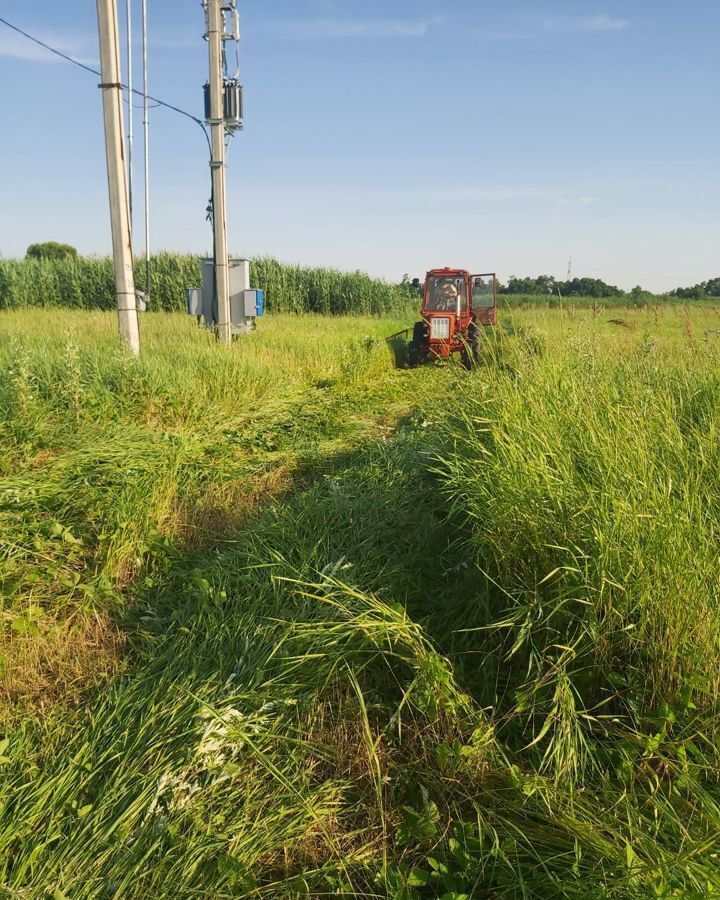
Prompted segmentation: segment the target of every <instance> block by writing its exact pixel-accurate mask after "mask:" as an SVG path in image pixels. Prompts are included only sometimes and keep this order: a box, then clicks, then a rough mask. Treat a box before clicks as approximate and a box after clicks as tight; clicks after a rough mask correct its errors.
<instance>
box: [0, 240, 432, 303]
mask: <svg viewBox="0 0 720 900" xmlns="http://www.w3.org/2000/svg"><path fill="white" fill-rule="evenodd" d="M150 273H151V294H152V297H151V301H150V307H149V308H150V309H151V310H156V311H159V310H163V311H165V312H173V311H176V312H181V311H184V310H185V289H186V288H189V287H198V286H199V285H200V284H201V283H202V278H201V272H200V257H199V256H192V255H181V254H172V253H158V254H156V255H155V256H153V257H152V259H151V264H150ZM135 277H136V282H137V285H138V287H140V286H142V287H143V289H144V287H145V284H146V264H145V260H139V261H137V262H136V266H135ZM251 278H252V283H253V286H254V287H257V288H261V289H263V290H265V292H266V294H267V305H268V309H270V310H272V311H273V312H294V313H303V312H318V313H327V314H330V313H332V314H340V315H342V314H351V315H367V314H370V315H379V314H388V313H393V312H399V311H404V310H405V309H407V308H408V305H409V304H416V302H417V301H416V297H415V296H414V295H413V294H412V293H411V292H410V290H409V288H407V287H406V286H400V285H391V284H386V283H385V282H383V281H380V280H379V279H374V278H370V277H368V276H367V275H365V274H363V273H362V272H353V273H345V272H339V271H337V270H335V269H323V268H315V269H312V268H307V267H303V266H296V265H288V264H285V263H280V262H278V261H277V260H274V259H265V258H262V259H256V260H253V262H252V266H251ZM114 290H115V289H114V279H113V271H112V262H111V260H110V259H107V258H95V257H79V258H75V259H61V260H35V259H23V260H17V259H9V260H0V310H2V309H20V308H23V307H26V306H41V307H60V308H65V309H67V308H70V309H106V310H109V309H113V307H114V304H115V294H114Z"/></svg>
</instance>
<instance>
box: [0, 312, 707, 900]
mask: <svg viewBox="0 0 720 900" xmlns="http://www.w3.org/2000/svg"><path fill="white" fill-rule="evenodd" d="M502 318H503V327H502V328H501V329H498V331H497V332H496V333H495V335H494V336H488V339H487V341H486V343H485V345H484V348H483V353H482V360H481V364H480V365H479V366H478V368H477V369H476V370H474V371H472V372H469V373H468V372H465V371H464V370H462V369H461V368H460V367H458V366H439V365H437V366H428V367H426V368H423V369H420V370H408V369H405V368H402V367H400V368H398V367H397V363H398V362H400V363H402V352H401V348H398V347H395V348H393V347H392V346H390V345H388V343H387V342H386V341H385V340H384V337H385V336H387V335H389V334H392V333H393V332H395V331H397V330H398V329H400V328H402V327H404V326H405V325H406V324H408V321H409V320H408V321H405V320H395V319H390V318H359V317H355V318H341V317H336V318H331V317H321V316H297V317H295V316H290V315H275V316H268V317H266V318H265V320H263V321H262V322H261V325H260V327H259V329H258V331H257V332H256V333H255V334H253V335H251V336H249V337H247V338H244V339H243V340H242V342H240V343H237V344H235V345H234V347H233V348H232V350H229V351H228V350H224V349H222V348H219V347H218V346H216V344H215V343H214V342H213V340H212V339H211V337H210V336H209V335H208V334H207V333H205V332H204V331H202V330H199V329H197V328H196V326H195V324H194V320H192V319H191V318H189V317H186V316H182V315H177V314H171V315H162V314H153V315H150V314H148V315H147V316H146V317H144V318H143V319H142V339H143V355H142V357H141V358H140V359H139V360H132V359H130V358H128V357H127V356H125V355H124V354H123V353H122V352H121V351H120V349H119V348H118V346H117V342H116V335H115V317H114V315H113V314H111V313H104V312H88V311H77V312H69V311H65V312H62V311H57V310H6V311H4V312H3V313H2V314H1V316H0V358H1V362H2V366H1V368H0V410H1V411H2V419H1V423H0V591H1V596H2V607H1V609H2V617H3V629H2V632H1V633H0V896H3V897H4V896H7V897H8V898H10V897H12V898H40V897H51V898H55V900H62V898H68V900H70V898H72V900H75V898H96V897H101V898H111V897H112V898H120V897H123V898H125V897H130V898H186V897H187V898H190V897H219V898H225V897H273V898H275V897H278V898H291V897H320V896H345V897H351V896H360V897H392V898H398V900H401V898H402V900H412V898H421V897H428V898H430V897H444V898H446V900H451V898H454V900H461V898H470V897H493V898H500V897H502V898H515V897H527V898H555V897H573V898H586V897H612V898H642V897H713V896H720V860H719V859H718V852H719V851H718V838H719V837H720V785H719V784H718V772H719V771H720V770H719V767H718V764H719V760H718V751H717V747H718V737H719V735H718V726H719V725H720V710H719V708H718V700H719V698H720V670H719V669H718V666H717V659H718V652H719V651H720V565H719V560H718V534H719V532H720V499H719V498H720V442H719V440H718V438H719V437H720V400H719V399H718V398H720V366H719V365H718V362H719V357H720V309H716V308H711V307H708V308H703V309H695V310H690V309H688V308H683V307H677V308H675V307H664V308H662V309H659V310H658V309H655V310H653V309H647V310H641V311H629V310H613V311H612V312H608V311H603V312H601V313H599V314H595V315H594V314H593V313H592V311H590V310H576V309H574V308H570V309H565V310H524V309H523V310H517V311H515V312H512V313H511V312H509V311H506V312H505V313H504V315H503V316H502ZM610 320H613V321H610ZM393 351H397V352H396V353H395V352H393Z"/></svg>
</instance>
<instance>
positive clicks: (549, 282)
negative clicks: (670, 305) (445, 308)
mask: <svg viewBox="0 0 720 900" xmlns="http://www.w3.org/2000/svg"><path fill="white" fill-rule="evenodd" d="M499 291H500V293H501V294H525V295H530V296H558V295H559V296H561V297H596V298H598V299H601V298H604V297H627V298H628V299H630V300H631V301H637V300H640V301H642V300H648V299H651V298H652V297H654V296H655V294H653V293H652V291H646V290H645V289H644V288H642V287H641V286H640V285H636V286H635V287H634V288H632V290H630V291H624V290H623V289H622V288H619V287H617V285H614V284H608V283H607V282H605V281H603V280H602V279H601V278H572V279H570V280H569V281H562V280H559V279H557V278H554V277H553V276H552V275H538V276H537V278H516V277H514V276H513V277H512V278H510V279H509V280H508V282H507V284H501V285H500V286H499ZM667 296H670V297H677V298H678V299H681V300H700V299H702V298H703V297H720V278H711V279H710V280H709V281H702V282H700V283H699V284H696V285H693V286H692V287H679V288H675V289H674V290H672V291H668V292H667Z"/></svg>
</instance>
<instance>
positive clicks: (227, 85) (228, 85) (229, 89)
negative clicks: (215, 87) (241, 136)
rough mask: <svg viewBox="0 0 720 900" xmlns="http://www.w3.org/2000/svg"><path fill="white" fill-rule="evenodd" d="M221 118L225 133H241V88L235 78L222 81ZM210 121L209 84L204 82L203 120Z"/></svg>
mask: <svg viewBox="0 0 720 900" xmlns="http://www.w3.org/2000/svg"><path fill="white" fill-rule="evenodd" d="M223 118H224V120H225V131H228V132H234V131H242V127H243V86H242V85H241V84H239V83H238V81H237V79H236V78H226V79H224V81H223ZM211 119H212V115H211V113H210V83H209V82H207V81H206V82H205V120H206V121H207V122H208V123H209V122H210V121H211Z"/></svg>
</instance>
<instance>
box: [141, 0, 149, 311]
mask: <svg viewBox="0 0 720 900" xmlns="http://www.w3.org/2000/svg"><path fill="white" fill-rule="evenodd" d="M142 57H143V76H142V77H143V165H144V169H145V172H144V175H145V299H146V300H147V301H149V300H150V283H151V281H150V279H151V276H150V119H149V118H148V30H147V0H142Z"/></svg>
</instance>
